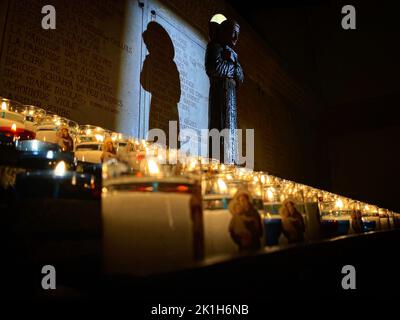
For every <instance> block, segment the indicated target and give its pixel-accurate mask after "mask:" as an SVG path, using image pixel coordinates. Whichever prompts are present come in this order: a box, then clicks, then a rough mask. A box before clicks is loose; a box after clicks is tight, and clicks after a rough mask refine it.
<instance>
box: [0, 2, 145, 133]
mask: <svg viewBox="0 0 400 320" xmlns="http://www.w3.org/2000/svg"><path fill="white" fill-rule="evenodd" d="M45 4H46V3H45V2H44V1H41V0H13V1H11V2H10V6H9V12H8V16H7V21H6V32H5V37H4V40H3V41H4V43H3V45H2V47H3V50H2V56H1V65H0V75H1V80H0V81H1V82H0V95H2V96H7V97H10V98H12V99H16V100H18V101H20V102H22V103H25V104H33V105H37V106H40V107H43V108H44V109H46V110H47V111H52V112H55V113H57V114H59V115H62V116H65V117H68V118H70V119H73V120H75V121H78V122H79V123H82V124H85V123H92V124H97V125H101V126H104V127H107V128H110V129H114V130H118V129H120V130H124V131H127V130H128V129H129V128H128V127H127V126H125V127H122V128H121V126H120V125H119V123H118V118H119V114H120V113H126V114H130V117H131V119H130V120H131V126H135V125H136V126H137V122H138V119H137V117H138V116H137V112H132V110H131V109H132V108H134V105H133V103H134V101H132V97H133V96H134V92H133V90H132V91H131V92H128V91H127V90H121V87H122V86H121V82H123V81H125V82H126V81H128V82H129V81H130V82H131V83H130V84H131V88H137V87H138V84H137V81H138V79H137V77H136V79H135V77H134V75H133V74H131V76H130V78H128V77H125V76H124V74H123V73H124V72H126V71H129V70H126V69H124V66H125V65H126V61H129V60H131V59H133V58H134V54H135V50H136V49H135V48H134V42H133V41H134V40H135V39H134V38H133V37H132V38H131V39H129V37H128V35H129V34H130V33H132V31H131V32H130V31H129V30H126V29H124V23H123V22H124V21H125V20H126V18H127V13H126V7H125V1H113V0H100V1H89V0H82V1H67V0H56V1H52V5H53V6H54V7H55V8H56V12H57V15H56V19H57V28H56V30H43V29H42V28H41V19H42V17H43V15H42V14H41V8H42V6H43V5H45ZM132 7H133V6H132ZM136 7H137V6H136ZM131 24H132V25H134V22H131ZM139 26H140V25H139ZM128 29H129V28H128ZM138 31H139V32H140V30H138ZM125 84H126V83H125ZM137 90H138V89H137ZM124 91H125V92H124ZM136 109H137V105H136ZM135 118H136V119H135ZM135 122H136V123H135ZM129 133H132V132H129Z"/></svg>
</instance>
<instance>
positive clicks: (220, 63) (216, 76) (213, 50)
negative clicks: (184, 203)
mask: <svg viewBox="0 0 400 320" xmlns="http://www.w3.org/2000/svg"><path fill="white" fill-rule="evenodd" d="M224 50H227V51H230V52H231V57H232V59H224ZM205 66H206V72H207V75H208V77H209V78H210V94H209V108H208V119H209V122H208V124H209V129H210V130H211V129H214V128H215V129H218V130H219V131H221V130H223V129H228V134H229V138H228V141H225V144H224V145H221V153H222V152H223V154H224V161H225V162H226V163H237V157H238V154H237V140H238V138H237V135H236V133H235V129H237V101H236V87H237V86H238V84H239V83H242V82H243V70H242V67H241V66H240V63H239V61H238V58H237V54H236V52H235V51H234V50H233V49H231V48H230V47H228V46H225V47H223V46H222V45H220V44H219V43H217V42H210V43H209V44H208V46H207V50H206V57H205ZM222 150H223V151H222ZM210 157H212V154H211V147H210ZM220 160H221V161H222V157H221V159H220Z"/></svg>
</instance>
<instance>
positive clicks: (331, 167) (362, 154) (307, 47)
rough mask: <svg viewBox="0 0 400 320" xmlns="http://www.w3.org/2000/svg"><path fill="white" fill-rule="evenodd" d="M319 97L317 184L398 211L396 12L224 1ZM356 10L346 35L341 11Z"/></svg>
mask: <svg viewBox="0 0 400 320" xmlns="http://www.w3.org/2000/svg"><path fill="white" fill-rule="evenodd" d="M229 2H230V4H231V5H232V7H234V8H235V9H236V11H238V12H239V13H240V14H241V15H242V16H243V17H244V18H245V19H246V20H247V21H248V23H249V24H250V25H251V26H252V28H253V29H254V30H255V31H256V32H257V33H259V34H260V35H261V36H262V38H263V39H264V40H265V41H266V42H267V44H268V45H269V47H271V48H272V49H273V50H274V51H275V53H276V54H277V55H278V56H279V57H280V58H281V60H282V62H283V65H284V67H285V69H286V71H287V72H288V73H289V74H290V75H291V76H292V77H293V78H295V79H296V80H297V81H298V82H299V83H301V84H302V85H303V86H304V87H306V88H309V89H311V90H312V91H313V93H314V94H315V95H316V96H317V98H318V101H319V103H318V110H317V111H316V113H317V117H318V122H319V128H318V131H317V134H318V135H319V136H320V137H319V141H320V150H318V152H320V157H319V159H320V163H319V164H318V166H319V167H322V168H324V170H325V171H327V177H328V179H326V178H324V181H323V182H322V183H321V185H322V186H326V187H327V188H329V189H330V191H333V192H335V193H339V194H343V195H346V196H350V197H354V198H356V199H358V200H362V201H366V202H370V203H375V204H377V205H379V206H382V207H387V208H390V209H392V210H395V211H396V210H397V211H399V210H400V204H399V202H398V200H399V197H398V191H397V184H398V181H399V178H400V172H399V170H398V158H399V154H400V152H399V147H398V146H399V142H398V139H399V137H400V120H399V119H400V118H399V115H400V112H399V111H398V107H399V102H398V97H399V85H398V76H399V74H400V63H399V56H400V50H399V46H398V38H399V34H400V32H399V24H398V19H399V17H398V16H399V12H400V9H399V6H398V5H396V3H395V2H393V1H367V0H363V1H346V2H344V1H317V0H315V1H301V0H297V1H294V0H292V1H290V0H279V1H278V0H267V1H240V0H231V1H229ZM347 4H350V5H353V6H354V7H355V9H356V24H357V29H356V30H343V29H342V27H341V20H342V17H343V16H344V15H343V14H342V13H341V8H342V7H343V6H344V5H347Z"/></svg>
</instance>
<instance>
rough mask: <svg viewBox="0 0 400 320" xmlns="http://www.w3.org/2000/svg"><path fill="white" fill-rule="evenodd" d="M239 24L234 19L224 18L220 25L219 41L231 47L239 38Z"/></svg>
mask: <svg viewBox="0 0 400 320" xmlns="http://www.w3.org/2000/svg"><path fill="white" fill-rule="evenodd" d="M239 33H240V26H239V24H238V23H237V22H236V21H235V20H231V19H228V20H225V21H223V22H222V23H221V25H220V42H221V44H223V45H227V46H229V47H231V48H232V49H233V48H234V47H235V46H236V43H237V41H238V39H239Z"/></svg>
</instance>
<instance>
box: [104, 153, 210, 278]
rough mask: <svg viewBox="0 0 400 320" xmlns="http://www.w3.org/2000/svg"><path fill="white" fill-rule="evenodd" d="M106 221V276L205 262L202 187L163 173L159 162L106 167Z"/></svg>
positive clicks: (160, 270)
mask: <svg viewBox="0 0 400 320" xmlns="http://www.w3.org/2000/svg"><path fill="white" fill-rule="evenodd" d="M102 219H103V247H104V254H103V257H104V260H103V267H104V270H105V272H106V273H107V274H114V275H115V274H119V275H121V274H122V275H134V276H137V275H147V274H155V273H160V272H169V271H175V270H179V269H182V268H187V267H190V266H191V265H192V264H193V263H194V262H195V261H196V260H199V259H202V258H203V255H204V247H203V246H204V234H203V220H202V201H201V189H200V184H199V182H198V181H196V180H193V179H191V178H189V177H187V176H184V175H179V176H175V175H170V174H169V172H164V170H163V167H162V166H160V165H159V164H158V163H157V161H156V159H155V158H154V159H151V158H144V159H143V160H142V163H141V165H140V170H135V169H132V168H130V166H129V164H127V163H123V162H120V161H110V162H107V163H106V164H103V191H102Z"/></svg>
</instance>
